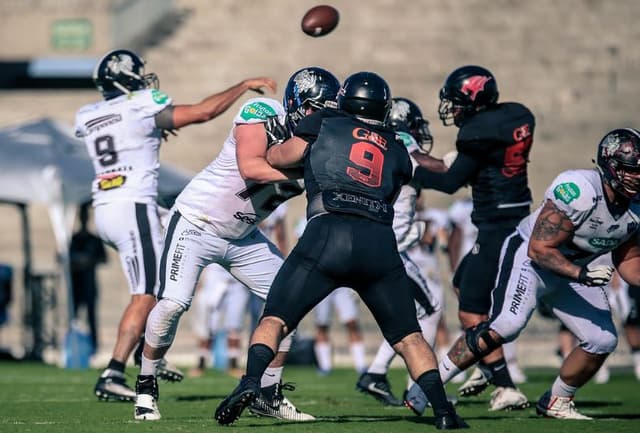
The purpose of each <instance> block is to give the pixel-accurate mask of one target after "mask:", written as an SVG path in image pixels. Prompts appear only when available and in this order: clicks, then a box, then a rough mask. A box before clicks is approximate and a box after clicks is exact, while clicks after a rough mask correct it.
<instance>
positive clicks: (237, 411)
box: [214, 376, 260, 425]
mask: <svg viewBox="0 0 640 433" xmlns="http://www.w3.org/2000/svg"><path fill="white" fill-rule="evenodd" d="M259 394H260V385H259V384H258V383H257V382H255V381H254V380H252V379H249V378H247V377H246V376H243V377H242V379H241V380H240V383H239V384H238V386H236V388H235V389H234V390H233V391H232V392H231V394H229V395H228V396H227V398H225V399H224V400H222V403H220V404H219V405H218V407H217V409H216V412H215V414H214V417H215V419H216V420H217V421H218V424H221V425H227V424H231V423H233V422H235V421H236V420H237V419H238V418H240V415H241V414H242V411H243V410H244V409H245V408H246V407H247V406H249V405H250V404H251V403H252V402H253V401H254V400H255V399H256V398H257V397H258V395H259Z"/></svg>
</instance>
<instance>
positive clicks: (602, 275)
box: [578, 265, 613, 286]
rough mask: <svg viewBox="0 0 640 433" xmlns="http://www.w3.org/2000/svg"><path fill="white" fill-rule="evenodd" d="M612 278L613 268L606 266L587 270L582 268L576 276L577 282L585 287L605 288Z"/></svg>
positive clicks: (587, 268) (584, 267)
mask: <svg viewBox="0 0 640 433" xmlns="http://www.w3.org/2000/svg"><path fill="white" fill-rule="evenodd" d="M612 276H613V268H612V267H611V266H607V265H597V266H594V267H592V268H591V269H589V267H588V266H583V267H582V269H580V275H578V282H579V283H580V284H584V285H585V286H606V285H607V284H608V283H609V281H610V280H611V277H612Z"/></svg>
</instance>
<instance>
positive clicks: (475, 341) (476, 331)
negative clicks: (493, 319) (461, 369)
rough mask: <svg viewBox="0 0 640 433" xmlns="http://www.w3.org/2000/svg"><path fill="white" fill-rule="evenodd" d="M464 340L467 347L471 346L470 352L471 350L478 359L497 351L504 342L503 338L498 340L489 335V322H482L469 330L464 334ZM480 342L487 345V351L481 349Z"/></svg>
mask: <svg viewBox="0 0 640 433" xmlns="http://www.w3.org/2000/svg"><path fill="white" fill-rule="evenodd" d="M464 338H465V341H466V343H467V346H469V350H471V352H472V353H473V354H474V355H475V357H476V358H478V359H479V358H482V357H484V356H485V355H488V354H489V353H491V352H493V351H494V350H495V349H497V348H498V347H500V345H501V344H502V342H503V340H502V339H501V338H500V339H498V340H494V339H493V337H492V336H491V334H490V333H489V322H482V323H480V324H479V325H477V326H474V327H473V328H469V329H467V330H466V331H465V333H464ZM480 340H482V341H483V342H484V344H486V345H487V348H486V349H484V350H483V349H482V348H481V347H480V344H479V343H480Z"/></svg>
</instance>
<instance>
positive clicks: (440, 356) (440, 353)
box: [437, 347, 449, 361]
mask: <svg viewBox="0 0 640 433" xmlns="http://www.w3.org/2000/svg"><path fill="white" fill-rule="evenodd" d="M447 353H449V350H448V349H447V348H446V347H438V350H437V354H438V361H442V360H443V359H444V358H445V356H447Z"/></svg>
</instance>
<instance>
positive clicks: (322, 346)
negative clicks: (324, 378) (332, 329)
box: [313, 341, 331, 371]
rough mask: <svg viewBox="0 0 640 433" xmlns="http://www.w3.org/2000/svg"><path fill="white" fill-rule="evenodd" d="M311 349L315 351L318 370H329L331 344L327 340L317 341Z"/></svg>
mask: <svg viewBox="0 0 640 433" xmlns="http://www.w3.org/2000/svg"><path fill="white" fill-rule="evenodd" d="M313 350H314V351H315V353H316V361H317V362H318V368H319V369H320V370H324V371H329V370H331V344H329V343H327V342H324V341H322V342H318V343H316V344H314V346H313Z"/></svg>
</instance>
